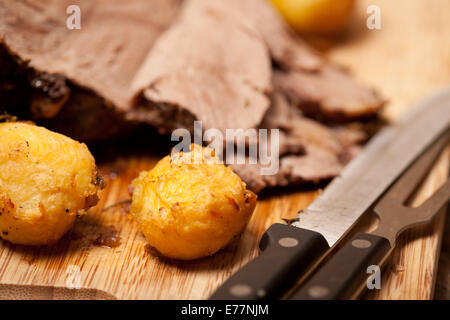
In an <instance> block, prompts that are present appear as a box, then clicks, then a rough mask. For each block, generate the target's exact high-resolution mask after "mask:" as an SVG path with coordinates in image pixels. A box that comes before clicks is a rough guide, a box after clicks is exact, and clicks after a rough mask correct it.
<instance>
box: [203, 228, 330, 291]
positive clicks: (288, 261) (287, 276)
mask: <svg viewBox="0 0 450 320" xmlns="http://www.w3.org/2000/svg"><path fill="white" fill-rule="evenodd" d="M260 249H261V253H260V255H259V256H258V257H257V258H255V259H254V260H252V261H250V262H249V263H248V264H247V265H245V266H244V267H243V268H241V269H240V270H238V271H237V272H236V273H235V274H234V275H233V276H231V277H230V278H229V279H228V280H227V281H226V282H225V283H224V284H223V285H222V286H221V287H220V288H219V289H218V290H217V291H216V292H215V293H214V294H213V295H212V296H211V299H213V300H236V299H239V300H264V299H274V298H278V297H280V296H281V295H282V294H283V293H285V290H286V289H288V288H289V286H290V285H294V284H295V281H296V280H297V278H298V277H299V276H300V275H301V274H302V273H303V272H304V271H306V270H307V268H308V267H309V266H310V265H311V264H312V263H313V262H314V261H316V260H317V259H318V258H319V257H321V256H322V255H323V254H324V253H325V252H326V251H327V250H328V249H329V246H328V243H327V241H326V240H325V238H324V237H323V236H322V235H321V234H320V233H318V232H314V231H310V230H305V229H300V228H297V227H294V226H289V225H285V224H279V223H276V224H273V225H272V226H271V227H270V228H269V229H268V230H267V231H266V232H265V233H264V235H263V237H262V239H261V242H260Z"/></svg>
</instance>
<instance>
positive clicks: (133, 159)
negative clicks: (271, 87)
mask: <svg viewBox="0 0 450 320" xmlns="http://www.w3.org/2000/svg"><path fill="white" fill-rule="evenodd" d="M369 4H376V5H379V6H380V8H381V18H382V20H381V22H382V28H381V30H368V29H367V28H366V26H365V19H366V17H367V15H366V8H367V6H368V5H369ZM448 21H450V1H447V0H434V1H422V0H396V1H389V0H383V1H381V0H374V1H358V5H357V8H356V10H355V18H354V20H353V21H352V24H351V30H350V32H349V33H348V35H347V36H345V37H344V38H343V39H341V40H340V41H339V42H338V43H335V44H334V45H333V47H332V48H331V49H330V50H329V52H328V54H329V55H330V57H331V58H332V59H334V60H337V61H339V62H341V63H343V64H344V65H346V66H348V67H349V68H350V69H351V70H352V72H353V73H354V74H355V75H356V76H357V77H358V78H359V79H361V80H362V81H364V82H366V83H369V84H371V85H373V86H375V87H377V88H379V89H380V91H381V92H382V93H383V94H384V96H386V97H387V98H388V99H389V102H390V103H389V105H388V107H387V108H386V109H385V111H384V114H385V115H386V116H387V117H388V118H390V119H393V120H395V119H396V118H398V117H399V116H400V115H401V114H403V113H404V112H405V111H406V110H407V108H408V106H410V104H411V103H413V102H415V101H418V100H420V99H421V98H423V96H425V95H427V94H429V93H431V92H432V91H433V90H434V89H436V88H438V87H440V86H442V85H444V84H447V83H450V42H449V41H448V39H450V23H448ZM157 160H158V157H157V156H151V155H140V156H134V155H129V156H121V157H119V158H117V159H114V161H111V162H110V163H104V164H103V165H102V166H101V171H102V173H103V174H104V176H105V177H106V180H107V188H106V189H105V190H104V191H103V192H102V194H101V202H100V203H99V205H98V206H97V207H96V208H93V209H91V210H90V212H89V214H88V215H87V216H85V217H84V218H82V219H80V220H79V221H78V222H77V224H76V227H75V228H74V230H73V231H72V232H71V234H68V235H67V236H65V237H64V238H63V239H62V240H61V241H60V242H59V243H58V244H57V245H56V246H53V247H41V248H29V247H22V246H15V245H11V244H9V243H7V242H1V243H0V298H8V299H17V298H29V299H37V298H41V299H63V298H70V299H83V298H84V299H203V298H207V297H208V296H209V295H210V294H211V293H212V291H213V290H214V289H215V288H216V287H217V286H219V285H220V284H221V283H222V282H223V281H224V280H225V279H226V278H228V277H229V276H230V275H231V274H232V273H233V272H235V271H236V270H237V269H238V268H239V267H241V266H242V265H244V264H245V263H247V262H248V261H249V260H250V259H252V258H253V257H255V256H256V255H257V245H258V241H259V239H260V237H261V235H262V233H263V232H264V230H265V229H266V228H268V227H269V226H270V225H271V224H272V223H273V222H280V219H281V218H292V217H294V216H295V215H296V214H297V212H298V211H299V210H301V209H303V208H305V207H306V206H307V205H308V204H309V203H310V202H311V201H312V200H313V199H314V198H315V197H316V196H317V195H318V194H319V193H320V191H319V190H305V189H298V188H297V189H296V190H289V191H285V192H280V191H276V192H273V193H272V194H269V195H265V196H264V197H262V198H260V200H259V203H258V206H257V208H256V211H255V213H254V215H253V217H252V219H251V221H250V224H249V226H248V228H247V229H246V231H245V232H244V234H243V235H242V236H241V238H240V239H239V240H237V241H236V242H235V243H233V244H232V245H230V246H229V247H228V248H226V249H225V250H223V251H221V252H219V253H218V254H216V255H215V256H213V257H210V258H205V259H202V260H198V261H193V262H183V263H180V262H174V261H168V260H165V259H161V258H158V257H157V256H155V255H154V254H153V253H152V252H150V250H148V247H147V245H146V241H145V239H144V238H143V236H142V235H141V233H140V232H139V230H138V228H137V226H136V224H135V223H134V222H133V220H131V219H130V218H129V216H128V215H127V210H126V205H125V206H123V207H115V208H112V209H109V210H106V211H103V208H105V207H107V206H109V205H111V204H114V203H116V202H117V201H121V200H125V199H129V195H128V185H129V183H130V182H131V180H132V179H133V178H134V177H135V176H136V175H137V174H138V172H139V171H141V170H144V169H150V168H151V167H152V166H153V165H154V164H155V162H156V161H157ZM448 167H449V152H448V151H447V153H444V154H443V155H442V157H441V159H440V162H439V164H437V166H436V167H435V168H434V170H433V171H432V173H431V174H430V176H429V178H428V180H427V182H426V184H425V185H424V187H423V188H422V191H421V193H420V194H419V196H418V198H417V201H420V200H423V199H424V198H425V197H426V196H427V195H429V194H430V193H431V192H432V191H433V190H434V189H436V188H437V187H438V186H439V185H440V184H441V183H442V182H443V181H444V180H445V179H446V178H447V177H448ZM444 221H445V213H444V212H443V213H441V214H440V215H439V216H438V217H437V218H436V219H435V220H434V221H433V223H432V224H431V225H428V226H425V227H420V228H416V229H414V230H411V231H408V232H406V233H405V234H404V235H402V237H401V239H400V240H399V244H398V246H397V248H396V249H395V251H394V253H393V256H392V260H391V261H390V262H389V264H388V266H387V268H386V269H385V271H384V272H383V277H382V279H383V284H382V289H381V290H380V291H377V292H370V293H369V294H366V295H365V298H369V299H431V298H433V294H434V286H435V282H436V270H437V262H438V258H439V252H440V247H441V240H442V234H443V228H444ZM374 223H375V222H374V219H373V217H367V218H366V219H365V220H364V221H362V223H361V224H360V225H359V226H358V228H359V229H363V230H367V229H369V228H373V226H374ZM115 232H117V233H118V237H120V241H121V243H120V245H119V246H117V247H113V248H108V247H105V246H101V244H102V243H103V239H100V238H101V237H100V238H99V235H103V236H104V237H105V238H106V239H108V237H111V235H114V234H115ZM440 271H441V270H440ZM447 275H448V270H447ZM441 278H442V279H444V280H443V281H445V278H447V281H448V276H447V277H445V270H444V277H440V279H441Z"/></svg>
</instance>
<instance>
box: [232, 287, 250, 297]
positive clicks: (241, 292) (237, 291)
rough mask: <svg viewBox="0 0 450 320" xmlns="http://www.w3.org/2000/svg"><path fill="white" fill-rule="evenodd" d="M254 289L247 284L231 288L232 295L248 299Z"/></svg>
mask: <svg viewBox="0 0 450 320" xmlns="http://www.w3.org/2000/svg"><path fill="white" fill-rule="evenodd" d="M251 292H252V288H251V287H250V286H249V285H247V284H235V285H234V286H232V287H231V288H230V293H231V294H232V295H233V296H235V297H240V298H242V297H246V296H248V295H250V293H251Z"/></svg>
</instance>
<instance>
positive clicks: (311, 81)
mask: <svg viewBox="0 0 450 320" xmlns="http://www.w3.org/2000/svg"><path fill="white" fill-rule="evenodd" d="M274 82H275V83H276V84H277V86H278V87H279V88H280V90H281V91H282V92H284V93H285V94H286V96H287V97H288V99H289V100H290V102H291V103H292V104H294V105H295V106H297V107H298V108H300V109H301V110H302V111H303V112H304V114H305V115H308V116H310V117H314V118H316V119H318V120H320V121H325V122H348V121H353V120H357V119H363V118H369V117H373V116H374V115H376V114H377V112H378V111H379V109H380V108H381V106H382V105H383V101H382V100H381V99H380V98H379V96H378V95H377V94H376V93H375V92H374V91H372V90H369V89H366V88H364V87H362V86H360V85H359V84H358V83H357V82H356V81H355V80H354V79H353V78H352V77H350V76H349V75H348V74H346V73H345V72H344V71H342V70H341V69H338V68H336V67H333V66H331V65H326V66H323V67H322V68H321V70H320V71H319V72H314V73H308V72H297V71H287V72H285V71H275V72H274Z"/></svg>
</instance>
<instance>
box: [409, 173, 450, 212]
mask: <svg viewBox="0 0 450 320" xmlns="http://www.w3.org/2000/svg"><path fill="white" fill-rule="evenodd" d="M449 198H450V179H448V180H447V182H446V183H445V184H444V185H443V186H442V187H440V188H439V190H438V191H436V192H435V193H434V194H433V195H432V196H431V197H430V198H428V199H427V200H426V201H425V202H424V203H422V204H421V205H420V206H419V207H417V208H414V211H415V213H414V214H415V215H417V216H420V217H421V218H422V219H431V218H432V217H433V216H434V215H435V214H436V213H437V212H438V211H439V210H440V209H442V207H443V206H444V205H445V204H446V203H447V202H448V200H449Z"/></svg>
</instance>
